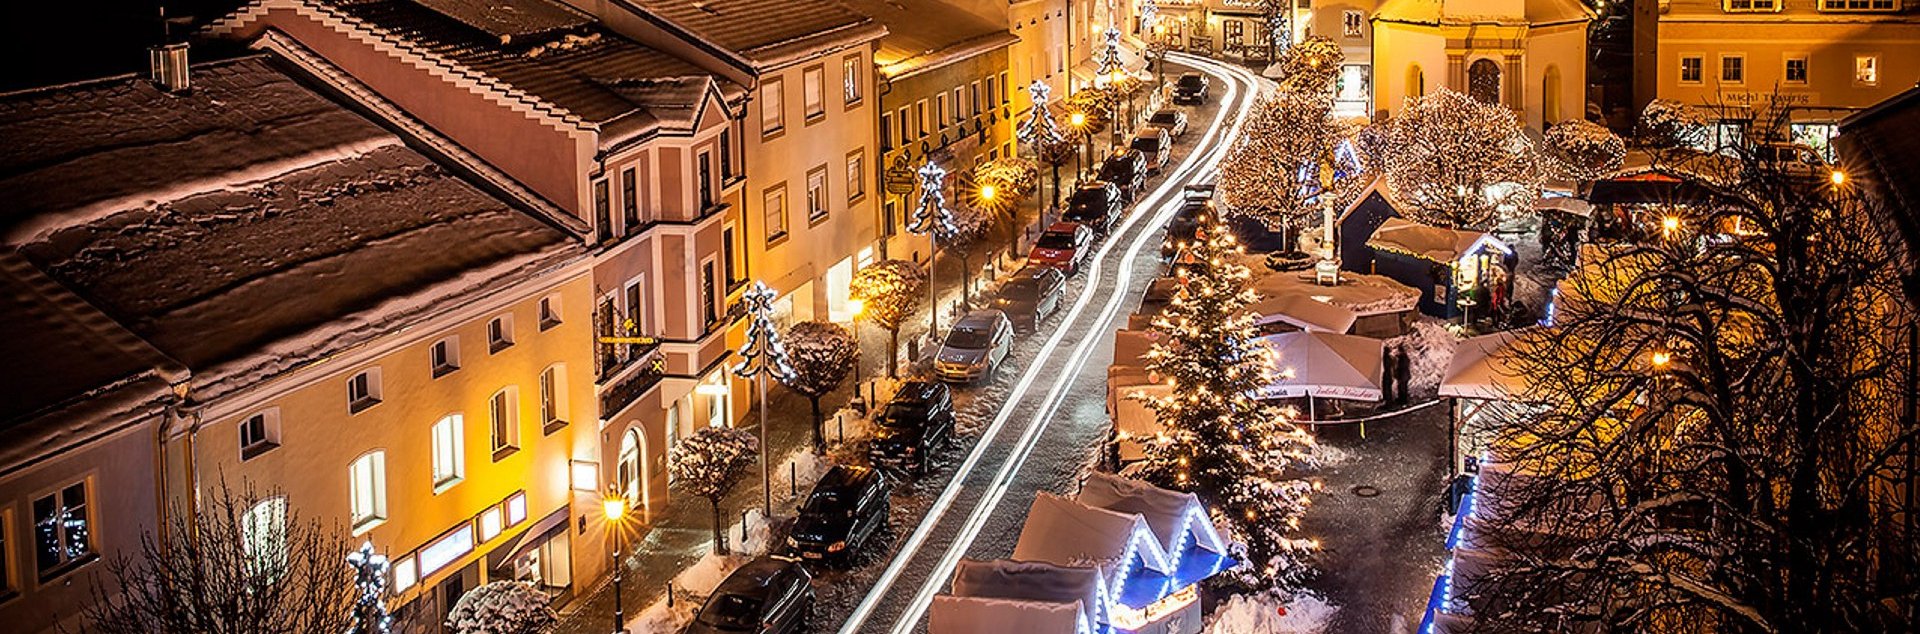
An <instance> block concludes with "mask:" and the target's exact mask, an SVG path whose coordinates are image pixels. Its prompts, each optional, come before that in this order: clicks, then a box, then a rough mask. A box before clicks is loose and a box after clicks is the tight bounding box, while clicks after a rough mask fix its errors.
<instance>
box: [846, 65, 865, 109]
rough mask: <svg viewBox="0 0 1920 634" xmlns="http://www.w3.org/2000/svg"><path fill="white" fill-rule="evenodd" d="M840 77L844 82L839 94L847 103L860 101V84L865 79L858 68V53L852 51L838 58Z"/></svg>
mask: <svg viewBox="0 0 1920 634" xmlns="http://www.w3.org/2000/svg"><path fill="white" fill-rule="evenodd" d="M840 77H841V79H842V80H843V83H844V84H845V85H844V86H843V87H841V91H842V92H843V93H844V94H842V95H841V96H842V97H843V98H844V99H845V101H846V103H847V104H848V105H852V104H854V103H857V102H859V101H860V84H861V82H862V81H863V80H864V79H865V76H864V75H863V74H862V73H861V69H860V54H859V53H854V54H852V55H848V56H846V57H843V58H841V59H840Z"/></svg>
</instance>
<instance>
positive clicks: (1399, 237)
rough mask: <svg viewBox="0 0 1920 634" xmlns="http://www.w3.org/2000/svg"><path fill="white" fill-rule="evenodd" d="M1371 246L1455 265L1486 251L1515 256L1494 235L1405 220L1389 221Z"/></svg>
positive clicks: (1375, 235)
mask: <svg viewBox="0 0 1920 634" xmlns="http://www.w3.org/2000/svg"><path fill="white" fill-rule="evenodd" d="M1367 246H1368V247H1371V248H1373V249H1376V250H1386V251H1390V252H1393V253H1399V254H1402V255H1410V256H1413V257H1417V258H1421V259H1424V260H1430V261H1433V262H1438V263H1441V264H1448V265H1451V264H1453V263H1454V262H1457V261H1459V260H1460V258H1462V257H1466V256H1469V255H1473V254H1474V253H1478V252H1479V251H1480V250H1482V249H1485V248H1489V247H1491V248H1494V249H1497V250H1499V251H1500V252H1502V253H1512V252H1513V249H1512V248H1511V247H1508V246H1507V244H1506V242H1504V241H1502V240H1500V238H1498V237H1495V236H1494V235H1493V234H1490V233H1481V232H1479V231H1466V230H1461V229H1448V228H1446V227H1435V226H1432V225H1425V224H1421V223H1418V222H1414V221H1411V220H1406V219H1404V218H1388V219H1387V221H1386V222H1384V223H1381V224H1380V228H1379V229H1376V230H1374V232H1373V237H1371V238H1368V239H1367Z"/></svg>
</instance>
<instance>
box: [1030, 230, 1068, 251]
mask: <svg viewBox="0 0 1920 634" xmlns="http://www.w3.org/2000/svg"><path fill="white" fill-rule="evenodd" d="M1033 246H1036V247H1040V248H1042V249H1071V248H1073V234H1070V233H1054V232H1052V231H1048V232H1046V233H1043V234H1040V239H1039V240H1035V241H1034V242H1033Z"/></svg>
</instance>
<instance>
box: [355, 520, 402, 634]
mask: <svg viewBox="0 0 1920 634" xmlns="http://www.w3.org/2000/svg"><path fill="white" fill-rule="evenodd" d="M347 566H349V567H351V568H353V587H354V588H355V589H357V590H359V591H360V592H359V595H358V596H356V597H355V598H354V600H353V627H351V628H349V629H348V630H347V633H348V634H387V632H389V631H391V630H392V629H393V616H392V615H389V614H387V606H386V604H385V603H384V602H383V601H382V599H384V598H385V597H386V596H387V568H388V567H389V564H388V563H387V557H386V555H382V554H380V553H378V552H374V550H373V542H372V541H364V542H360V548H359V549H358V550H355V551H353V552H350V553H347Z"/></svg>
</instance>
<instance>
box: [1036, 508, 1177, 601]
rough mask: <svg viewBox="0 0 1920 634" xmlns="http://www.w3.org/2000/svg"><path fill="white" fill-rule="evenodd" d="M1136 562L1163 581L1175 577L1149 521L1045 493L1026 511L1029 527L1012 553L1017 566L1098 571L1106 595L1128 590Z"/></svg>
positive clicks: (1133, 515) (1134, 515)
mask: <svg viewBox="0 0 1920 634" xmlns="http://www.w3.org/2000/svg"><path fill="white" fill-rule="evenodd" d="M1135 557H1137V558H1138V561H1140V562H1141V564H1142V567H1144V568H1146V569H1148V570H1152V571H1154V572H1157V573H1159V574H1163V575H1164V574H1168V573H1171V572H1172V570H1170V569H1169V568H1168V566H1167V557H1166V553H1164V552H1162V551H1161V549H1160V543H1159V541H1158V540H1156V539H1154V536H1153V529H1152V528H1151V527H1149V526H1147V520H1146V519H1145V518H1142V517H1140V516H1139V515H1137V514H1131V513H1121V512H1118V511H1109V510H1106V509H1102V508H1095V507H1092V506H1087V505H1086V504H1082V503H1080V502H1077V501H1074V500H1070V499H1067V498H1064V497H1060V496H1058V495H1054V494H1052V493H1048V492H1046V491H1041V492H1039V494H1037V495H1035V496H1034V498H1033V505H1032V506H1031V507H1029V508H1028V509H1027V523H1026V525H1025V526H1024V527H1023V528H1021V529H1020V541H1019V542H1017V543H1015V544H1014V547H1013V558H1014V559H1015V560H1018V561H1044V562H1047V563H1051V564H1057V565H1061V566H1096V567H1098V568H1100V571H1101V576H1102V578H1104V579H1106V580H1107V582H1108V584H1109V588H1108V592H1114V591H1115V590H1116V588H1115V587H1112V584H1125V582H1126V577H1127V571H1128V569H1129V568H1131V567H1132V561H1129V560H1130V559H1133V558H1135Z"/></svg>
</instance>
